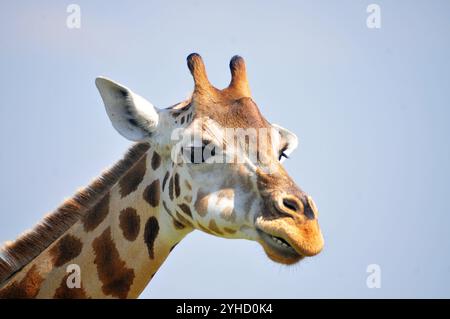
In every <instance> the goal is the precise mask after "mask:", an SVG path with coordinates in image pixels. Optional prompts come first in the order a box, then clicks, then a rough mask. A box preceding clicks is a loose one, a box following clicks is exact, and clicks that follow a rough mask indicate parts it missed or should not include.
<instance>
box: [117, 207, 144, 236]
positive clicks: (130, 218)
mask: <svg viewBox="0 0 450 319" xmlns="http://www.w3.org/2000/svg"><path fill="white" fill-rule="evenodd" d="M119 226H120V229H122V234H123V237H125V238H126V239H127V240H129V241H134V240H136V238H137V236H138V234H139V229H140V228H141V218H140V217H139V215H138V214H137V212H136V210H135V209H134V208H132V207H128V208H125V209H124V210H122V211H121V212H120V215H119Z"/></svg>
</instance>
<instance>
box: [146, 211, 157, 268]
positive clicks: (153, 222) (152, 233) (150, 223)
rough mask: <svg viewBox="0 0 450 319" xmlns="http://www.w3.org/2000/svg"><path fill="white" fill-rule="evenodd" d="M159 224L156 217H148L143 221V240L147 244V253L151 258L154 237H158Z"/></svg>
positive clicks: (153, 255)
mask: <svg viewBox="0 0 450 319" xmlns="http://www.w3.org/2000/svg"><path fill="white" fill-rule="evenodd" d="M158 232H159V224H158V220H157V219H156V217H154V216H152V217H150V218H149V219H148V220H147V222H146V223H145V229H144V242H145V244H146V245H147V249H148V255H149V256H150V258H151V259H153V258H155V251H154V245H155V240H156V237H158Z"/></svg>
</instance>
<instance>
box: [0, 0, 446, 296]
mask: <svg viewBox="0 0 450 319" xmlns="http://www.w3.org/2000/svg"><path fill="white" fill-rule="evenodd" d="M70 3H71V2H68V1H58V2H57V4H56V2H55V1H39V2H38V1H9V2H7V3H6V2H4V3H2V6H1V8H2V9H1V11H0V47H1V50H0V85H1V93H2V97H1V103H0V145H1V148H2V151H1V152H0V167H1V169H0V174H1V179H0V193H1V199H2V200H1V201H0V242H3V241H5V240H10V239H14V238H16V237H17V236H18V235H19V234H20V233H22V232H23V231H24V230H26V229H28V228H30V227H32V226H33V225H34V224H35V223H37V222H38V221H39V220H40V219H41V218H42V216H43V215H44V214H45V213H47V212H49V211H52V210H53V209H54V208H56V207H57V206H58V205H59V203H60V202H61V201H62V200H63V198H65V197H68V196H71V195H72V194H73V193H74V191H75V190H76V189H77V188H78V187H81V186H83V185H85V184H87V183H88V182H89V181H90V180H91V178H93V177H94V176H97V175H98V174H99V173H100V172H101V170H102V169H103V168H105V167H106V166H108V165H110V164H112V163H114V162H115V161H116V160H118V159H119V158H120V157H121V155H122V154H123V152H124V151H125V150H126V149H127V148H128V146H129V145H130V142H128V141H127V140H125V139H124V138H122V137H121V136H120V135H119V134H118V133H117V132H116V131H115V130H114V129H113V128H112V126H111V124H110V122H109V119H108V118H107V115H106V113H105V111H104V107H103V104H102V101H101V99H100V96H99V94H98V92H97V90H96V88H95V85H94V79H95V77H96V76H98V75H106V76H108V77H111V78H113V79H115V80H117V81H119V82H122V83H124V84H126V85H127V86H128V87H130V88H132V89H133V90H134V91H136V92H138V93H140V94H141V95H143V96H145V97H146V98H148V99H149V100H150V101H151V102H152V103H153V104H155V105H156V106H158V107H166V106H169V105H171V104H173V103H175V102H178V101H180V100H182V99H184V98H185V97H186V96H187V95H188V94H189V92H190V91H191V89H192V87H193V83H192V79H191V76H190V74H189V72H188V69H187V67H186V62H185V58H186V56H187V55H188V54H189V53H191V52H199V53H200V54H201V55H202V56H203V58H204V60H205V63H206V64H207V69H208V73H209V76H210V79H211V80H212V82H213V83H214V84H215V85H216V86H218V87H224V86H226V85H227V83H228V81H229V71H228V62H229V59H230V58H231V56H233V55H234V54H240V55H242V56H243V57H244V58H245V59H246V61H247V68H248V72H249V79H250V85H251V87H252V92H253V95H254V99H255V101H256V102H257V103H258V105H259V107H260V109H261V111H262V112H263V113H264V115H265V116H266V117H267V118H268V119H269V120H270V121H272V122H275V123H279V124H281V125H283V126H285V127H287V128H289V129H291V130H292V131H294V132H295V133H296V134H297V135H298V136H299V138H300V147H299V149H298V151H297V152H296V153H294V154H293V156H292V157H291V159H290V160H288V161H286V166H287V169H288V171H289V172H290V173H291V176H292V177H293V178H294V179H295V180H296V181H297V183H298V184H299V185H300V186H301V187H302V188H303V189H304V190H305V191H307V192H308V193H309V194H311V195H312V196H313V198H314V199H315V201H316V203H317V206H318V208H319V211H320V223H321V227H322V231H323V233H324V237H325V241H326V247H325V249H324V251H323V252H322V253H321V255H319V256H317V257H315V258H312V259H310V260H307V261H305V262H303V263H301V264H300V265H298V266H294V267H285V266H280V265H278V264H274V263H273V262H271V261H269V260H268V258H267V257H266V256H265V254H264V253H263V251H262V249H261V248H260V247H259V245H258V244H256V243H253V242H248V241H243V240H234V241H233V240H225V239H220V238H214V237H212V236H209V235H206V234H203V233H201V232H199V231H196V232H194V233H192V234H190V235H189V236H188V237H187V238H186V239H185V240H184V241H183V242H182V243H181V244H180V245H179V246H177V248H176V249H175V250H174V251H173V253H172V254H171V255H170V256H169V258H168V260H167V261H166V263H165V264H164V265H163V266H162V267H161V269H160V271H159V272H158V273H157V275H156V276H155V278H154V279H153V281H152V283H151V285H150V286H149V287H147V289H146V290H145V291H144V293H143V294H142V297H143V298H156V297H179V298H194V297H212V298H216V297H237V298H239V297H255V298H256V297H267V298H278V297H287V298H294V297H295V298H310V297H337V298H342V297H367V298H381V297H388V298H389V297H447V298H448V297H450V234H449V227H450V201H449V198H450V185H449V184H450V183H449V180H450V164H449V163H450V143H449V137H450V127H449V121H450V63H449V57H450V34H449V32H450V2H449V1H446V0H443V1H437V0H433V1H376V2H374V3H377V4H379V5H380V8H381V28H380V29H369V28H368V27H367V25H366V18H367V16H368V13H367V12H366V8H367V6H368V5H369V4H370V3H373V2H372V1H360V0H359V1H357V0H354V1H317V0H314V1H313V0H311V1H271V2H269V1H231V0H230V1H200V0H197V1H164V4H162V3H163V1H160V2H152V1H126V2H125V1H122V2H119V1H116V2H112V1H87V0H86V1H76V2H75V3H77V4H78V5H80V7H81V29H68V28H67V27H66V17H67V15H68V14H67V13H66V8H67V5H68V4H70ZM169 3H170V4H169ZM369 264H378V265H379V266H380V267H381V288H379V289H369V288H368V287H367V285H366V278H367V276H368V273H367V272H366V268H367V266H368V265H369Z"/></svg>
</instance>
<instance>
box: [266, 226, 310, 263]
mask: <svg viewBox="0 0 450 319" xmlns="http://www.w3.org/2000/svg"><path fill="white" fill-rule="evenodd" d="M257 231H258V234H259V237H260V239H261V240H260V243H261V245H262V246H263V248H264V250H265V252H266V254H267V255H268V257H269V258H270V259H272V260H273V261H275V262H278V263H282V264H288V265H290V264H294V263H296V262H298V261H300V260H301V259H303V257H304V256H303V255H301V254H300V253H298V252H297V251H296V250H295V248H293V247H292V245H291V244H290V243H289V242H288V241H287V240H286V239H284V238H282V237H279V236H276V235H272V234H270V233H267V232H265V231H263V230H262V229H260V228H257Z"/></svg>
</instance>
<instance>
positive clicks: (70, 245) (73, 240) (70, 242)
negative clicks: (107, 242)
mask: <svg viewBox="0 0 450 319" xmlns="http://www.w3.org/2000/svg"><path fill="white" fill-rule="evenodd" d="M82 247H83V244H82V243H81V240H80V239H79V238H77V237H75V236H73V235H70V234H67V235H65V236H63V237H62V238H61V239H59V240H58V241H57V243H56V244H55V245H54V246H53V247H52V248H51V249H50V251H49V253H50V256H51V259H52V263H53V265H54V266H55V267H61V266H62V265H64V264H65V263H67V262H69V261H71V260H72V259H74V258H75V257H77V256H78V255H79V254H80V253H81V248H82Z"/></svg>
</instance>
